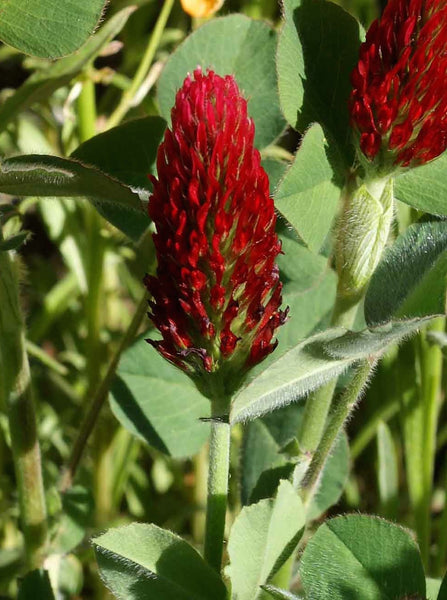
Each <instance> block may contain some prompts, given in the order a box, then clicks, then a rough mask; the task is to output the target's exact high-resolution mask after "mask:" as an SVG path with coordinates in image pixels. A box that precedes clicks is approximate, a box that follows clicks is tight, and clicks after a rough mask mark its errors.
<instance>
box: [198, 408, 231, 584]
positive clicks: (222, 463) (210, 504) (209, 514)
mask: <svg viewBox="0 0 447 600" xmlns="http://www.w3.org/2000/svg"><path fill="white" fill-rule="evenodd" d="M220 414H221V410H220V408H219V407H217V406H216V405H215V403H212V416H213V417H216V420H214V421H212V423H211V437H210V449H209V470H208V499H207V507H206V525H205V547H204V558H205V560H206V561H207V563H208V564H209V565H210V566H211V567H212V568H213V569H215V570H216V571H217V572H218V573H220V569H221V566H222V554H223V544H224V535H225V516H226V512H227V497H228V476H229V468H230V438H231V426H230V424H229V423H226V422H223V421H219V420H217V416H216V415H220Z"/></svg>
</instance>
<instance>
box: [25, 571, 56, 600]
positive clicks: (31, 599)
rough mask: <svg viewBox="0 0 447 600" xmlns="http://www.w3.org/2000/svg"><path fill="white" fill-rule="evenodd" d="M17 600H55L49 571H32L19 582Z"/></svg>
mask: <svg viewBox="0 0 447 600" xmlns="http://www.w3.org/2000/svg"><path fill="white" fill-rule="evenodd" d="M17 600H54V594H53V590H52V589H51V584H50V578H49V576H48V571H45V570H44V569H36V570H35V571H30V572H29V573H27V574H26V575H25V577H24V578H23V579H22V580H21V582H20V583H19V595H18V597H17Z"/></svg>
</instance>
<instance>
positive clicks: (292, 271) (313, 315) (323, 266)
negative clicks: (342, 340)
mask: <svg viewBox="0 0 447 600" xmlns="http://www.w3.org/2000/svg"><path fill="white" fill-rule="evenodd" d="M290 235H291V233H290V232H289V234H281V235H280V238H281V243H282V251H283V253H284V254H280V255H279V256H278V259H277V262H278V266H279V272H280V277H281V281H282V282H283V286H284V287H283V306H288V307H289V309H290V319H289V320H288V321H287V322H286V323H285V324H284V325H283V326H282V327H280V329H279V330H278V333H277V339H278V342H279V345H278V348H277V349H276V350H275V352H274V354H273V355H271V357H269V358H268V359H267V361H270V360H275V359H276V358H278V356H279V355H282V354H284V352H286V350H288V349H290V348H293V347H294V346H295V345H296V342H297V340H301V339H304V338H306V337H308V336H309V335H311V334H312V333H313V332H314V331H315V330H317V329H318V328H320V329H321V325H322V323H324V322H325V321H326V320H327V316H328V314H330V312H331V311H332V307H333V304H334V301H335V292H336V285H337V278H336V275H335V273H334V271H332V269H330V268H329V266H328V263H327V259H326V258H324V257H323V256H319V255H316V254H314V253H312V252H310V251H309V250H308V249H307V248H305V247H304V246H302V245H301V244H299V243H298V242H297V240H296V239H295V237H294V236H293V237H289V236H290ZM267 364H268V362H264V363H262V365H261V366H260V370H263V369H264V368H265V366H266V365H267Z"/></svg>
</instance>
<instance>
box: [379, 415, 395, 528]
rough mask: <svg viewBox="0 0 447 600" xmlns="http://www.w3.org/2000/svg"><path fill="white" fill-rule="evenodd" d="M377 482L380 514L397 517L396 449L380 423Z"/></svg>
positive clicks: (385, 426)
mask: <svg viewBox="0 0 447 600" xmlns="http://www.w3.org/2000/svg"><path fill="white" fill-rule="evenodd" d="M377 454H378V473H377V474H378V480H379V494H380V502H381V505H382V511H381V512H382V514H383V515H386V516H387V517H389V518H396V517H397V508H398V499H399V497H398V494H399V472H398V464H397V460H398V459H397V454H396V447H395V445H394V441H393V436H392V434H391V431H390V428H389V427H388V425H387V424H386V423H384V422H383V421H381V422H380V423H379V427H378V429H377Z"/></svg>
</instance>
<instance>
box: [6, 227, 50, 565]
mask: <svg viewBox="0 0 447 600" xmlns="http://www.w3.org/2000/svg"><path fill="white" fill-rule="evenodd" d="M1 239H2V234H1V230H0V240H1ZM0 304H1V311H0V382H1V383H0V387H1V388H2V390H1V394H0V396H1V397H2V399H3V401H4V404H5V409H6V413H7V417H8V422H9V430H10V435H11V450H12V455H13V460H14V469H15V474H16V482H17V492H18V496H19V503H20V519H21V524H22V531H23V537H24V545H25V553H26V561H27V566H28V568H29V569H36V568H39V567H41V566H42V563H43V560H44V558H45V552H46V543H47V511H46V504H45V494H44V486H43V477H42V465H41V453H40V445H39V440H38V437H37V424H36V414H35V409H34V403H33V399H32V392H31V375H30V369H29V363H28V356H27V353H26V349H25V331H24V323H23V317H22V313H21V310H20V304H19V284H18V275H17V264H16V262H15V260H14V257H13V255H12V253H11V252H5V251H3V252H2V251H0Z"/></svg>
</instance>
